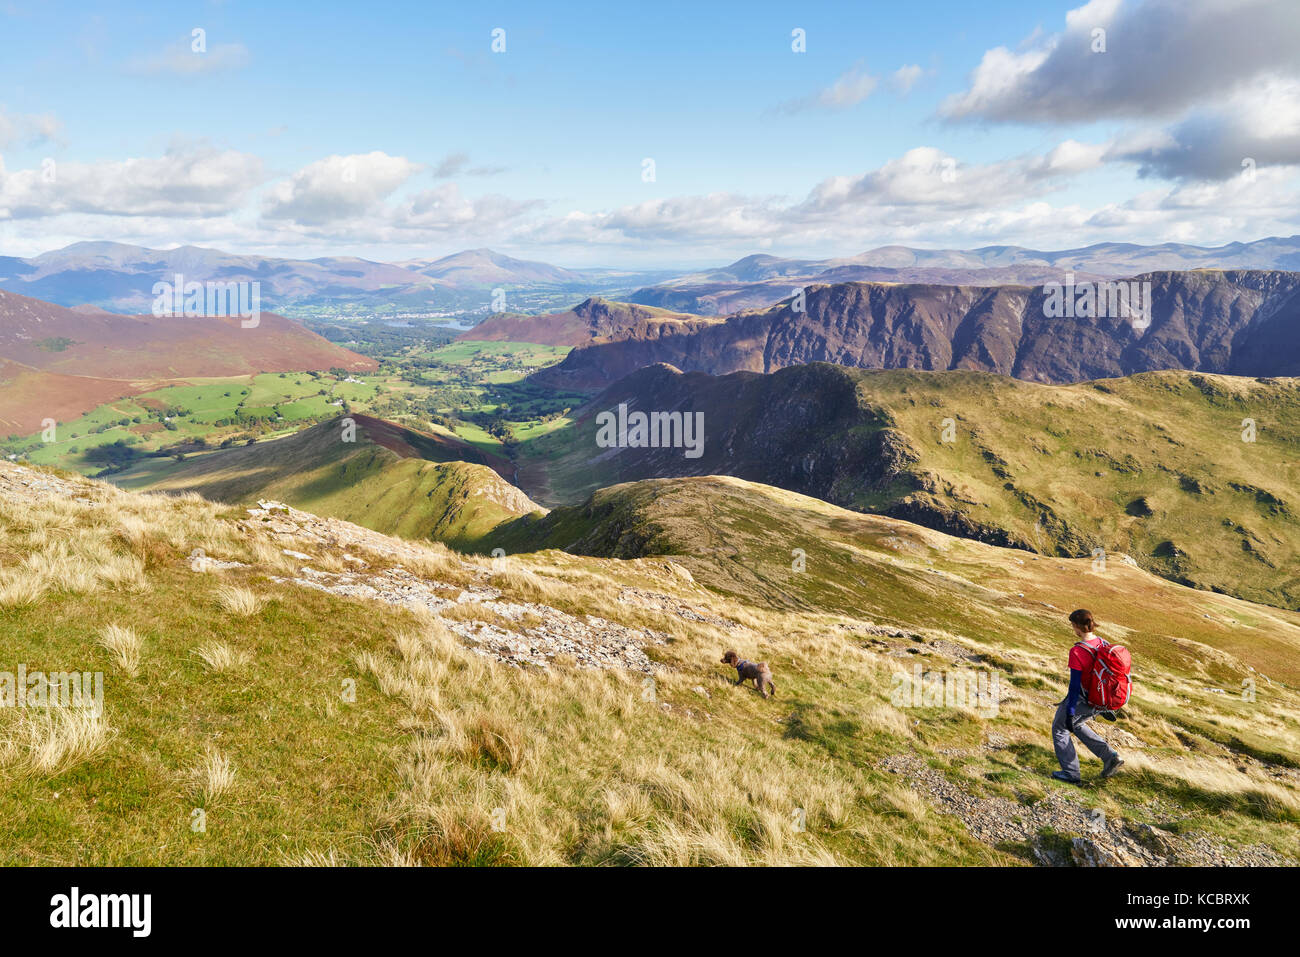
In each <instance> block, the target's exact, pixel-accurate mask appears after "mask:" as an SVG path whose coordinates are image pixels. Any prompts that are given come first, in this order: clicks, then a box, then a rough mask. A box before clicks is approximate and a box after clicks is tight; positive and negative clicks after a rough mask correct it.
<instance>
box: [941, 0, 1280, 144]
mask: <svg viewBox="0 0 1300 957" xmlns="http://www.w3.org/2000/svg"><path fill="white" fill-rule="evenodd" d="M1096 29H1102V30H1105V32H1106V35H1105V41H1106V44H1105V45H1106V49H1105V52H1094V40H1093V31H1094V30H1096ZM1297 49H1300V10H1297V7H1296V5H1295V3H1294V0H1228V2H1225V0H1145V2H1141V3H1136V4H1135V3H1124V2H1121V0H1093V2H1091V3H1088V4H1086V5H1084V6H1082V7H1079V8H1078V9H1075V10H1072V11H1070V12H1069V13H1068V14H1067V15H1066V26H1065V30H1064V31H1062V32H1061V33H1058V34H1055V35H1053V36H1051V37H1049V38H1048V39H1047V40H1045V41H1042V43H1041V44H1040V45H1039V46H1038V47H1036V48H1034V49H1030V50H1027V51H1025V52H1022V53H1013V52H1011V51H1010V50H1008V49H1007V48H1006V47H997V48H995V49H992V50H989V51H987V52H986V53H985V54H984V58H983V60H982V61H981V62H980V65H979V66H978V67H977V68H976V69H975V71H974V73H973V74H972V76H971V81H970V87H969V89H967V90H966V91H964V92H962V93H958V94H954V95H953V96H951V97H949V98H948V99H947V100H945V101H944V103H943V105H942V106H941V108H940V113H941V114H942V115H943V116H946V117H948V118H950V119H983V120H992V121H995V122H1017V123H1067V122H1075V121H1090V120H1098V119H1107V118H1161V117H1171V116H1175V115H1177V114H1179V113H1180V112H1182V111H1184V110H1186V109H1188V108H1191V107H1195V106H1198V105H1201V104H1202V103H1204V102H1206V101H1207V100H1208V101H1212V100H1215V99H1218V98H1220V97H1224V96H1227V95H1230V94H1232V93H1234V92H1235V91H1237V90H1238V89H1240V88H1242V87H1244V86H1247V85H1249V84H1250V83H1252V82H1254V81H1256V80H1258V79H1259V78H1262V77H1267V76H1270V75H1277V74H1281V75H1290V76H1295V75H1297V74H1298V73H1300V57H1297V55H1296V51H1297Z"/></svg>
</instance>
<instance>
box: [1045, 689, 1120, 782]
mask: <svg viewBox="0 0 1300 957" xmlns="http://www.w3.org/2000/svg"><path fill="white" fill-rule="evenodd" d="M1096 713H1097V709H1096V708H1094V707H1093V706H1092V705H1090V704H1088V702H1086V701H1084V700H1083V696H1082V695H1080V696H1079V700H1078V701H1076V702H1075V703H1074V717H1073V718H1071V717H1070V714H1069V712H1068V711H1066V708H1065V702H1064V701H1062V702H1061V704H1060V706H1059V707H1058V708H1057V709H1056V717H1055V718H1053V719H1052V744H1053V745H1054V746H1055V747H1056V760H1058V761H1060V762H1061V770H1062V771H1064V772H1065V773H1066V774H1068V775H1070V777H1074V778H1077V777H1079V755H1078V754H1076V753H1075V750H1074V741H1073V740H1071V738H1070V734H1071V732H1073V733H1074V734H1075V735H1076V736H1077V737H1078V738H1079V740H1080V741H1082V742H1083V746H1084V747H1085V748H1087V749H1088V750H1089V751H1091V752H1092V753H1093V754H1095V755H1097V757H1099V758H1101V760H1102V761H1109V760H1110V759H1111V758H1112V757H1114V756H1115V749H1114V748H1112V747H1111V746H1110V745H1109V744H1107V743H1106V742H1105V741H1103V740H1102V739H1101V738H1100V737H1099V736H1098V735H1097V732H1095V731H1093V730H1092V728H1090V727H1089V726H1088V725H1087V724H1085V723H1084V722H1086V721H1087V720H1088V719H1089V718H1091V717H1092V716H1093V715H1095V714H1096Z"/></svg>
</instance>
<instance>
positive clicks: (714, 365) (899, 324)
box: [536, 270, 1300, 390]
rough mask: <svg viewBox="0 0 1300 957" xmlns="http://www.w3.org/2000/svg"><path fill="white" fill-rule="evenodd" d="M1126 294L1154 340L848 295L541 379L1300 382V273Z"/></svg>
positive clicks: (589, 354) (899, 296) (592, 358)
mask: <svg viewBox="0 0 1300 957" xmlns="http://www.w3.org/2000/svg"><path fill="white" fill-rule="evenodd" d="M1125 282H1129V283H1139V284H1141V286H1140V287H1138V288H1140V290H1141V293H1142V294H1145V293H1147V292H1148V291H1149V301H1147V300H1146V299H1145V298H1143V300H1142V303H1143V305H1144V306H1145V308H1146V310H1147V314H1148V317H1149V320H1150V321H1149V324H1148V325H1146V327H1144V328H1138V327H1136V326H1135V323H1134V321H1133V319H1132V318H1130V317H1127V316H1120V315H1111V316H1105V317H1100V318H1098V317H1094V316H1087V317H1059V316H1058V317H1054V316H1052V315H1050V313H1051V310H1050V309H1049V308H1048V300H1049V295H1050V293H1049V292H1047V291H1045V289H1044V287H1039V286H945V285H888V284H881V283H839V284H836V285H829V286H815V287H810V288H809V289H808V291H807V294H806V302H805V304H804V305H805V308H804V309H803V310H802V311H801V310H798V309H797V308H796V304H795V303H794V301H793V300H791V301H787V302H783V303H781V304H779V305H776V306H773V307H771V308H769V309H764V310H760V311H751V312H742V313H738V314H736V315H733V316H729V317H727V318H726V319H725V320H722V321H717V320H714V321H708V320H697V321H692V322H667V323H662V322H661V323H646V324H643V325H641V326H638V327H637V328H635V329H633V328H628V329H626V330H624V331H623V332H621V333H615V334H614V335H612V336H606V337H604V338H603V339H601V340H592V341H590V342H589V343H588V344H587V345H585V346H581V347H579V348H577V349H575V350H574V351H573V353H571V354H570V355H569V356H568V357H567V358H566V359H565V360H564V362H562V363H560V364H559V365H557V366H553V367H551V368H550V369H545V370H543V371H541V372H539V373H537V375H536V380H537V381H538V382H540V383H543V384H546V385H552V386H557V387H564V388H570V389H589V390H597V389H601V388H604V387H605V386H607V385H609V384H611V383H613V382H616V381H617V380H618V379H620V378H622V377H623V376H625V375H627V374H629V373H630V372H632V371H634V370H635V369H638V368H640V367H642V366H645V365H650V364H653V363H655V362H664V363H668V364H670V365H673V366H676V367H678V368H680V369H682V370H684V371H699V372H708V373H712V374H714V375H724V374H727V373H730V372H740V371H747V372H772V371H775V370H777V369H781V368H785V367H787V366H791V365H801V364H804V363H808V362H833V363H836V364H838V365H848V366H857V367H861V368H867V369H891V368H909V369H929V370H939V369H977V370H981V371H985V372H996V373H999V374H1002V375H1010V376H1015V377H1016V378H1020V379H1028V380H1030V381H1035V382H1053V383H1064V382H1080V381H1085V380H1088V379H1094V378H1104V377H1108V376H1122V375H1131V374H1134V373H1138V372H1149V371H1154V370H1161V369H1186V370H1195V371H1201V372H1214V373H1227V374H1234V375H1255V376H1283V375H1296V374H1300V337H1297V335H1296V333H1297V331H1300V274H1297V273H1289V272H1276V271H1262V270H1240V271H1217V270H1201V271H1195V272H1161V273H1148V274H1146V275H1142V276H1137V277H1134V279H1132V280H1126V281H1125ZM1147 284H1149V286H1148V285H1147ZM1138 325H1141V323H1139V324H1138Z"/></svg>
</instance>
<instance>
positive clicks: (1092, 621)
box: [1070, 608, 1097, 632]
mask: <svg viewBox="0 0 1300 957" xmlns="http://www.w3.org/2000/svg"><path fill="white" fill-rule="evenodd" d="M1070 624H1072V625H1078V626H1079V627H1080V628H1082V629H1083V630H1084V631H1085V632H1091V631H1092V630H1093V629H1094V628H1096V627H1097V619H1096V618H1093V617H1092V612H1090V611H1088V609H1086V608H1080V609H1078V610H1077V611H1072V612H1070Z"/></svg>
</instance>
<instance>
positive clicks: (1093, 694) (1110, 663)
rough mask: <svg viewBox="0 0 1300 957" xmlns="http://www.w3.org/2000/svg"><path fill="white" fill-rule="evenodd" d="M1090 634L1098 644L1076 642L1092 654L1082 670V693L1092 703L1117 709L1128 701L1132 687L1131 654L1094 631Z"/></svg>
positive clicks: (1112, 709)
mask: <svg viewBox="0 0 1300 957" xmlns="http://www.w3.org/2000/svg"><path fill="white" fill-rule="evenodd" d="M1093 638H1096V639H1097V641H1099V642H1100V644H1098V645H1091V644H1089V643H1088V642H1086V641H1078V642H1075V644H1076V645H1078V646H1080V647H1082V648H1084V649H1086V650H1087V651H1088V652H1089V653H1090V654H1091V655H1092V664H1090V665H1089V666H1088V667H1087V669H1086V670H1085V671H1084V673H1083V694H1084V697H1085V698H1087V699H1088V703H1089V704H1090V705H1092V706H1093V707H1095V708H1100V709H1101V710H1103V711H1117V710H1119V709H1120V708H1122V707H1124V705H1126V704H1128V695H1129V692H1130V691H1131V690H1132V689H1133V679H1132V677H1131V675H1132V673H1133V656H1132V655H1130V654H1129V653H1128V649H1127V648H1125V647H1124V646H1123V645H1112V644H1111V643H1110V642H1108V641H1107V640H1106V639H1104V638H1097V636H1096V635H1093Z"/></svg>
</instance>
